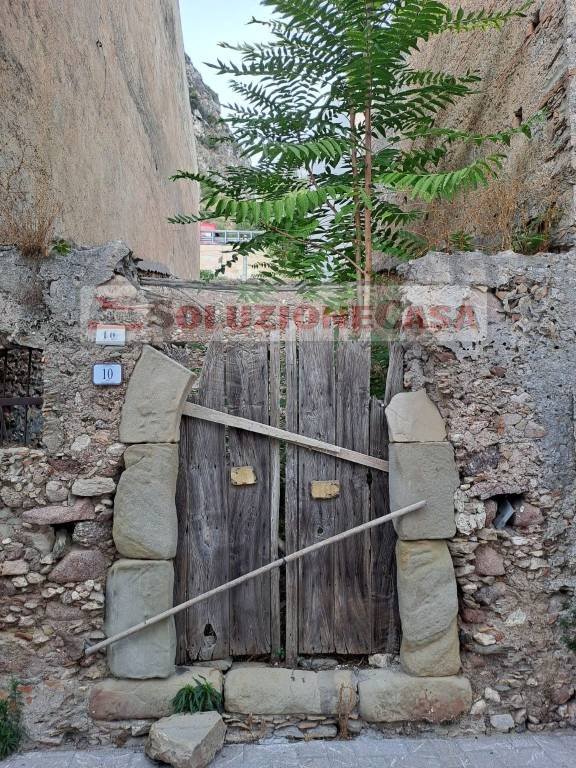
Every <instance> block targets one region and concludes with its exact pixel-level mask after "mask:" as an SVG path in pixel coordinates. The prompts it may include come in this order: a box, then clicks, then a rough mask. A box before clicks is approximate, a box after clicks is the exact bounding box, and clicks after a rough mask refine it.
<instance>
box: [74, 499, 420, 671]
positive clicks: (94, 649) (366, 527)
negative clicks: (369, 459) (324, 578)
mask: <svg viewBox="0 0 576 768" xmlns="http://www.w3.org/2000/svg"><path fill="white" fill-rule="evenodd" d="M425 506H426V502H425V501H419V502H418V503H417V504H411V505H410V506H409V507H404V508H403V509H398V510H396V512H390V514H388V515H384V517H379V518H377V519H376V520H370V522H368V523H363V524H362V525H357V526H356V527H355V528H350V529H349V530H348V531H344V532H343V533H338V534H336V536H331V537H330V538H329V539H324V541H319V542H317V543H316V544H311V545H310V546H309V547H305V548H304V549H300V550H299V551H298V552H293V553H292V554H290V555H286V557H281V558H279V559H278V560H274V562H273V563H268V565H264V566H262V568H257V569H256V570H255V571H250V573H246V574H244V576H239V577H238V578H237V579H233V580H232V581H228V582H226V584H222V585H221V586H219V587H216V588H215V589H211V590H210V591H209V592H204V594H202V595H198V596H197V597H193V598H192V599H191V600H187V601H186V602H185V603H181V604H180V605H175V606H174V608H170V609H169V610H168V611H163V612H162V613H159V614H158V615H157V616H152V617H151V618H149V619H146V620H145V621H143V622H141V623H140V624H136V625H135V626H134V627H130V629H125V630H124V631H123V632H119V633H118V634H117V635H113V636H112V637H109V638H107V639H106V640H102V641H101V642H100V643H96V645H93V646H91V647H90V648H87V649H86V650H85V651H84V655H85V656H92V655H93V654H95V653H98V651H102V650H104V648H107V647H108V646H109V645H112V643H117V642H118V641H119V640H124V639H125V638H127V637H130V636H131V635H134V634H136V632H140V631H141V630H143V629H146V627H151V626H152V625H153V624H158V622H160V621H164V620H165V619H169V618H170V617H171V616H174V615H176V614H177V613H181V612H182V611H185V610H186V609H187V608H191V607H192V606H193V605H196V604H197V603H201V602H203V601H204V600H208V599H209V598H211V597H215V596H216V595H219V594H221V593H222V592H228V590H230V589H233V588H234V587H238V586H239V585H240V584H244V583H245V582H247V581H250V580H251V579H255V578H257V577H258V576H262V575H263V574H264V573H268V572H269V571H273V570H275V569H276V568H280V566H282V565H286V563H291V562H292V561H293V560H300V558H302V557H305V556H306V555H309V554H311V553H312V552H317V551H318V550H319V549H324V547H329V546H331V545H332V544H337V543H338V542H340V541H344V540H345V539H349V538H350V537H351V536H357V535H358V534H359V533H365V532H366V531H370V530H372V528H376V527H377V526H379V525H384V523H387V522H389V521H390V520H395V519H396V518H398V517H403V516H404V515H407V514H409V513H410V512H416V511H417V510H419V509H422V507H425Z"/></svg>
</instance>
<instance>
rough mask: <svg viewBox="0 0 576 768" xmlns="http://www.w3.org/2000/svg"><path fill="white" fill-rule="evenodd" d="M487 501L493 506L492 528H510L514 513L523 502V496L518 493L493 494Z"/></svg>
mask: <svg viewBox="0 0 576 768" xmlns="http://www.w3.org/2000/svg"><path fill="white" fill-rule="evenodd" d="M489 501H491V502H492V504H493V505H494V506H495V516H494V519H493V523H492V524H493V526H494V528H499V529H503V528H511V527H512V526H513V525H514V522H515V520H514V518H515V515H516V513H517V512H518V510H519V509H520V508H521V507H522V505H523V504H524V496H523V495H521V494H519V493H512V494H503V495H502V496H494V497H493V498H492V499H490V500H489Z"/></svg>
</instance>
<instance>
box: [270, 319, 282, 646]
mask: <svg viewBox="0 0 576 768" xmlns="http://www.w3.org/2000/svg"><path fill="white" fill-rule="evenodd" d="M269 380H270V424H271V425H272V426H274V427H279V426H280V422H281V404H280V381H281V370H280V337H279V334H278V333H277V332H276V331H274V332H272V333H271V334H270V364H269ZM279 536H280V441H279V440H271V441H270V557H271V558H272V559H276V558H277V557H278V540H279ZM280 623H281V617H280V571H279V570H274V571H272V573H271V574H270V637H271V646H272V658H273V660H275V659H276V658H277V656H278V653H279V651H280V647H281V646H282V639H281V634H280V629H281V628H280Z"/></svg>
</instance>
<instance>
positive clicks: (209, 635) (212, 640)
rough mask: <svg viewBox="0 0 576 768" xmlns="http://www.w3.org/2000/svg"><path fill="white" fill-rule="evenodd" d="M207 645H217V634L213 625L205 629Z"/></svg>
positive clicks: (207, 625)
mask: <svg viewBox="0 0 576 768" xmlns="http://www.w3.org/2000/svg"><path fill="white" fill-rule="evenodd" d="M204 637H205V638H206V639H205V641H204V642H205V645H216V632H214V627H213V626H212V624H206V626H205V627H204Z"/></svg>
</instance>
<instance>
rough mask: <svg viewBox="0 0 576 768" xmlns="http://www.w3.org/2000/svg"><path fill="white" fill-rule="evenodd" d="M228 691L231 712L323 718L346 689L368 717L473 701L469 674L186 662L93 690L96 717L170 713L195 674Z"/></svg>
mask: <svg viewBox="0 0 576 768" xmlns="http://www.w3.org/2000/svg"><path fill="white" fill-rule="evenodd" d="M198 677H204V678H205V679H206V680H208V681H209V682H211V683H212V684H213V685H214V687H215V688H216V689H217V690H219V691H222V689H223V690H224V706H225V709H226V712H227V713H230V714H231V715H234V714H238V715H239V716H243V715H244V716H251V715H256V716H258V715H274V716H276V717H282V716H284V715H300V716H302V717H316V716H319V715H322V716H324V717H326V716H330V715H337V714H338V702H339V697H340V690H341V687H342V686H343V685H344V686H350V687H352V688H353V690H354V691H356V692H357V696H358V711H359V715H360V717H361V718H362V719H363V720H365V721H366V722H370V723H398V722H421V721H424V722H432V723H440V722H447V721H451V720H455V719H457V718H459V717H460V716H462V715H464V714H466V713H468V712H469V711H470V708H471V706H472V689H471V687H470V683H469V681H468V680H467V679H466V678H465V677H457V676H453V677H428V678H427V677H411V676H410V675H407V674H405V673H404V672H400V671H392V670H387V669H363V670H361V671H360V673H359V674H358V675H356V674H354V673H353V672H352V671H351V670H335V671H328V672H326V671H324V672H310V671H307V670H300V669H294V670H293V669H282V668H277V667H269V666H266V665H261V666H260V665H256V664H253V665H250V666H240V667H234V668H233V669H232V670H231V671H230V672H228V673H227V674H226V675H223V674H222V673H221V672H220V671H219V670H216V669H213V668H210V667H205V668H201V667H181V668H179V669H178V671H177V673H176V674H175V675H173V676H172V677H170V678H167V679H162V680H160V679H158V680H146V681H136V680H119V679H108V680H104V681H102V682H100V683H98V684H97V685H95V686H94V688H93V689H92V691H91V694H90V700H89V706H88V712H89V715H90V717H91V718H92V719H93V720H104V721H118V720H155V719H159V718H163V717H167V716H169V715H171V714H172V712H171V702H172V699H173V698H174V696H175V695H176V693H177V692H178V691H179V690H180V689H181V688H182V687H183V686H184V685H188V684H193V682H194V678H198Z"/></svg>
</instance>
